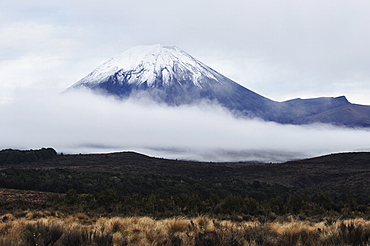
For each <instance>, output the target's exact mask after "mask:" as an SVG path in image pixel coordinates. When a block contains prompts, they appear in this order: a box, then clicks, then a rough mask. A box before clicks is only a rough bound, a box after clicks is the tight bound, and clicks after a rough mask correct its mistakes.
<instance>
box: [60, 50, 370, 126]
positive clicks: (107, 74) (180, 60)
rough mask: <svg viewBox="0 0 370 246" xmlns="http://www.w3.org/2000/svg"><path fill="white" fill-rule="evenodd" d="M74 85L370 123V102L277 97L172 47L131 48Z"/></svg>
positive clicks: (290, 120)
mask: <svg viewBox="0 0 370 246" xmlns="http://www.w3.org/2000/svg"><path fill="white" fill-rule="evenodd" d="M78 88H88V89H91V90H93V91H97V92H99V93H101V94H105V95H113V96H116V97H117V98H119V99H125V98H129V97H136V98H143V97H145V98H150V99H152V100H153V101H155V102H160V103H163V102H164V103H165V104H167V105H170V106H179V105H183V104H197V103H198V102H199V101H200V100H207V101H210V102H217V103H218V104H219V105H221V106H223V107H225V108H227V109H229V110H230V111H233V112H236V113H237V115H239V116H240V115H241V116H243V117H248V118H255V117H258V118H261V119H263V120H266V121H274V122H277V123H281V124H296V125H300V124H311V123H326V124H333V125H338V126H347V127H370V106H366V105H363V106H362V108H361V110H359V109H358V106H355V104H352V103H350V102H349V101H348V100H347V99H346V97H345V96H339V97H320V98H312V99H299V98H297V99H292V100H288V101H283V102H277V101H274V100H271V99H269V98H267V97H264V96H262V95H260V94H258V93H256V92H254V91H251V90H249V89H248V88H245V87H244V86H242V85H240V84H238V83H236V82H235V81H233V80H231V79H229V78H227V77H226V76H224V75H222V74H220V73H218V72H217V71H215V70H214V69H212V68H210V67H208V66H207V65H205V64H204V63H202V62H200V61H199V60H197V59H195V58H194V57H192V56H191V55H189V54H187V53H186V52H184V51H182V50H181V49H180V48H178V47H176V46H163V45H159V44H157V45H151V46H136V47H134V48H131V49H129V50H127V51H125V52H123V53H121V54H120V55H118V56H116V57H114V58H112V59H110V60H108V61H107V62H105V63H103V64H102V65H101V66H99V67H97V68H96V69H94V70H93V71H92V72H91V73H89V74H88V75H87V76H85V77H84V78H82V79H81V80H79V81H78V82H77V83H75V84H74V85H72V86H71V87H70V88H68V89H67V91H68V90H73V89H78ZM341 114H343V115H345V117H340V115H341Z"/></svg>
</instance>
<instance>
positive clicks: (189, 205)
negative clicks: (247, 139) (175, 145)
mask: <svg viewBox="0 0 370 246" xmlns="http://www.w3.org/2000/svg"><path fill="white" fill-rule="evenodd" d="M0 153H1V158H2V159H1V160H11V161H9V162H6V161H3V162H1V166H2V170H1V171H0V188H8V189H9V188H12V189H20V190H37V191H45V192H46V191H47V192H54V193H58V194H54V195H48V196H47V197H48V198H47V199H44V200H42V201H37V202H35V201H21V200H18V202H17V201H14V200H12V201H10V200H8V199H7V198H6V197H3V199H2V200H0V209H1V211H2V212H4V213H5V212H9V211H14V210H25V209H48V210H54V211H57V210H58V211H63V212H65V213H78V212H83V213H87V214H91V215H109V216H115V215H126V216H133V215H149V216H154V217H169V216H196V215H199V214H207V215H210V216H215V217H217V216H218V217H222V218H225V217H226V218H235V219H236V218H239V219H240V218H244V219H251V218H259V219H262V220H274V219H276V218H278V217H279V216H285V215H289V214H296V215H300V216H303V217H312V216H321V217H325V216H328V215H333V216H338V217H340V216H349V217H350V216H354V215H356V216H363V217H367V218H369V217H370V206H369V205H370V178H369V177H370V176H369V174H370V153H347V154H335V155H328V156H323V157H318V158H312V159H307V160H302V161H294V162H287V163H281V164H263V163H242V162H239V163H203V162H187V161H176V160H166V159H160V158H152V157H148V156H144V155H140V154H136V153H132V152H128V153H113V154H100V155H57V154H56V152H55V151H54V150H53V149H41V150H31V151H16V150H5V151H2V152H0ZM30 156H32V157H30ZM35 156H37V157H35Z"/></svg>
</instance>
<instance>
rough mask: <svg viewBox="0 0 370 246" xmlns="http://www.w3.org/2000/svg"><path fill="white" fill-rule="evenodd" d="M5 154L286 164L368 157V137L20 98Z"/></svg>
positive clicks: (6, 128)
mask: <svg viewBox="0 0 370 246" xmlns="http://www.w3.org/2000/svg"><path fill="white" fill-rule="evenodd" d="M0 114H1V116H2V120H1V122H0V134H1V139H0V148H2V149H4V148H19V149H30V148H41V147H53V148H55V149H56V150H57V151H58V152H63V153H106V152H113V151H137V152H140V153H144V154H148V155H151V156H158V157H165V158H176V159H192V160H199V161H254V160H258V161H265V162H280V161H286V160H292V159H298V158H305V157H313V156H317V155H322V154H328V153H333V152H348V151H369V150H370V130H364V129H348V128H340V127H333V126H329V125H319V124H318V125H308V126H292V125H280V124H276V123H273V122H263V121H260V120H250V119H249V120H248V119H237V118H235V117H233V115H232V114H231V113H230V112H228V111H227V110H225V109H223V108H221V107H218V106H215V105H210V104H207V103H204V104H201V105H197V106H181V107H167V106H164V105H157V104H154V103H151V102H137V101H133V100H131V101H130V100H128V101H124V102H122V101H117V100H115V99H113V98H109V97H103V96H98V95H94V94H91V93H87V92H82V91H80V92H71V93H63V94H60V93H59V92H56V91H45V90H41V91H32V90H29V89H27V90H23V91H18V92H17V94H16V97H15V99H14V100H12V101H11V102H8V103H3V104H0Z"/></svg>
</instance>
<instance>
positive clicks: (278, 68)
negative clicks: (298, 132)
mask: <svg viewBox="0 0 370 246" xmlns="http://www.w3.org/2000/svg"><path fill="white" fill-rule="evenodd" d="M0 16H1V17H0V18H1V24H0V36H1V40H0V54H1V60H0V78H1V82H0V83H1V84H0V87H1V90H2V91H3V92H2V94H6V93H5V90H7V89H9V88H17V87H23V88H24V87H35V86H36V87H43V88H56V89H60V90H63V89H64V88H65V87H68V86H69V85H71V84H73V83H74V82H76V81H77V80H79V79H80V78H81V77H83V76H85V75H86V74H87V73H88V72H90V71H91V70H92V69H93V68H95V67H96V66H98V65H100V64H101V62H103V61H105V60H107V59H109V58H111V57H112V56H115V55H117V54H118V53H121V52H123V51H124V50H126V49H128V48H130V47H132V46H135V45H139V44H154V43H161V44H165V45H177V46H179V47H180V48H182V49H183V50H185V51H187V52H188V53H190V54H191V55H193V56H194V57H196V58H198V59H199V60H201V61H203V62H205V63H206V64H208V65H210V66H211V67H213V68H214V69H216V70H218V71H220V72H221V73H224V74H225V75H227V76H228V77H230V78H231V79H233V80H235V81H236V82H238V83H241V84H243V85H244V86H246V87H247V88H249V89H252V90H254V91H256V92H257V93H260V94H262V95H265V96H267V97H270V98H272V99H275V100H279V101H280V100H286V99H291V98H294V97H302V98H307V97H316V96H339V95H346V96H347V97H348V99H349V100H350V101H351V102H354V103H362V104H368V105H370V99H369V98H370V97H368V95H369V94H370V70H369V69H368V68H369V67H370V55H369V53H370V46H369V45H368V44H369V43H370V26H369V25H368V23H370V2H369V1H337V0H326V1H287V0H283V1H273V0H267V1H250V0H239V1H238V0H231V1H220V0H216V1H210V0H201V1H195V0H185V1H169V0H154V1H153V0H151V1H150V0H137V1H118V0H106V1H68V0H67V1H42V0H40V1H25V0H24V1H20V0H15V1H2V2H1V3H0ZM9 93H10V92H8V93H7V96H9ZM2 96H3V97H4V95H2ZM3 100H4V99H3Z"/></svg>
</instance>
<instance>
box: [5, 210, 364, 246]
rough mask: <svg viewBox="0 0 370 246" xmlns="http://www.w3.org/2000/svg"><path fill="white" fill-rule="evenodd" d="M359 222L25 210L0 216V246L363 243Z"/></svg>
mask: <svg viewBox="0 0 370 246" xmlns="http://www.w3.org/2000/svg"><path fill="white" fill-rule="evenodd" d="M369 244H370V221H368V220H364V219H352V220H327V221H321V222H310V221H300V220H296V219H294V218H290V220H288V221H285V222H269V223H261V222H259V221H237V222H236V221H230V220H218V219H212V218H210V217H207V216H199V217H194V218H185V217H173V218H167V219H161V220H156V219H153V218H150V217H113V218H106V217H102V218H90V217H89V216H87V215H86V214H77V215H75V216H65V215H61V214H59V213H48V212H25V213H19V214H17V215H13V214H4V215H2V216H0V246H3V245H14V246H25V245H56V246H61V245H103V246H104V245H107V246H108V245H117V246H118V245H197V246H199V245H235V246H237V245H272V246H273V245H369Z"/></svg>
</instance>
